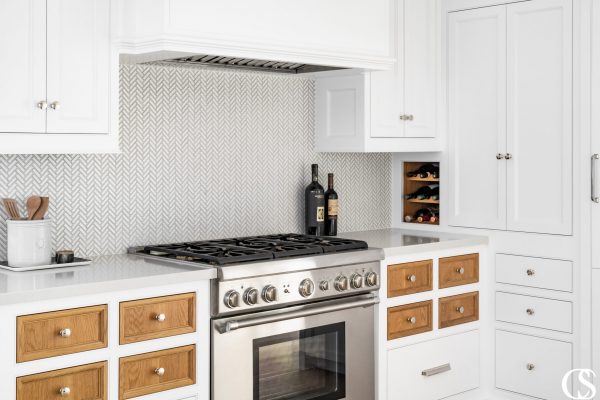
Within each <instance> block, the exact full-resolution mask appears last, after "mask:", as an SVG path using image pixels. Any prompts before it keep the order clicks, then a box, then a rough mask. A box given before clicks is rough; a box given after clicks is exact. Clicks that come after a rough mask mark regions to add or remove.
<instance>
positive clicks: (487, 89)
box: [447, 0, 573, 235]
mask: <svg viewBox="0 0 600 400" xmlns="http://www.w3.org/2000/svg"><path fill="white" fill-rule="evenodd" d="M572 61H573V29H572V2H571V0H532V1H526V2H520V3H512V4H508V5H499V6H491V7H484V8H479V9H473V10H466V11H458V12H453V13H450V15H449V19H448V70H447V74H448V75H447V76H448V102H449V107H448V131H449V132H448V133H449V143H450V159H449V172H450V184H449V206H450V207H449V209H450V212H449V215H448V220H449V224H450V225H451V226H458V227H473V228H488V229H498V230H509V231H521V232H535V233H549V234H559V235H571V234H572V170H573V169H572V168H573V166H572V138H573V128H572V101H573V100H572V99H573V96H572V74H573V71H572ZM473 93H477V96H473Z"/></svg>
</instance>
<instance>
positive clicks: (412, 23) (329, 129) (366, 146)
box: [315, 0, 441, 152]
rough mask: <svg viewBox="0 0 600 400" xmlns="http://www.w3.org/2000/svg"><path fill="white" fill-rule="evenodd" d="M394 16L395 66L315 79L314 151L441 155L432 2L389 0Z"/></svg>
mask: <svg viewBox="0 0 600 400" xmlns="http://www.w3.org/2000/svg"><path fill="white" fill-rule="evenodd" d="M394 15H395V21H394V30H393V31H394V47H395V51H394V55H395V57H396V63H395V64H394V66H393V68H392V69H391V70H388V71H375V72H364V71H356V70H353V71H331V72H326V73H321V74H319V75H318V76H317V77H316V111H315V112H316V136H317V139H316V143H317V150H318V151H321V152H338V151H353V152H363V151H365V152H410V151H417V152H418V151H439V150H441V145H440V138H439V137H438V132H437V129H436V128H437V127H436V122H437V118H436V116H437V107H436V101H437V96H436V92H437V84H438V80H437V79H436V77H437V74H436V72H437V64H436V62H437V60H438V57H437V43H438V40H437V37H438V33H439V31H438V29H437V28H436V22H437V15H438V8H437V1H436V0H395V1H394ZM348 121H352V122H353V123H352V125H348V124H349V122H348Z"/></svg>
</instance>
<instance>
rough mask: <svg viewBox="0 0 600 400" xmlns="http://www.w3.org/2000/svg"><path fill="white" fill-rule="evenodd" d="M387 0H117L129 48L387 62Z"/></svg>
mask: <svg viewBox="0 0 600 400" xmlns="http://www.w3.org/2000/svg"><path fill="white" fill-rule="evenodd" d="M392 1H393V0H371V1H364V0H328V1H320V0H304V1H299V2H290V1H280V0H253V1H248V0H219V1H214V0H127V1H123V2H121V3H122V5H121V7H122V21H123V24H122V27H121V29H122V32H121V42H122V44H123V50H124V52H125V53H130V54H144V53H158V52H170V54H171V55H172V56H176V53H181V55H180V56H183V55H185V53H188V54H214V55H220V56H231V57H245V58H256V59H266V60H276V61H289V62H302V63H309V64H321V65H331V66H342V67H349V68H376V69H385V68H387V67H389V66H390V65H391V64H392V62H393V56H392V55H391V54H390V53H391V49H392V47H391V23H392V18H390V10H391V3H392ZM163 54H164V53H163ZM149 57H151V55H150V56H149ZM163 58H164V57H163Z"/></svg>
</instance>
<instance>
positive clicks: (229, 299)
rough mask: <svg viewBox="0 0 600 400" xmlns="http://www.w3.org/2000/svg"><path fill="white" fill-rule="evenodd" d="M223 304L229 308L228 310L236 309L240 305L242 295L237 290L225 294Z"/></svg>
mask: <svg viewBox="0 0 600 400" xmlns="http://www.w3.org/2000/svg"><path fill="white" fill-rule="evenodd" d="M223 302H224V303H225V305H226V306H227V308H235V307H239V305H240V294H239V293H238V292H236V291H235V290H230V291H229V292H227V293H225V297H224V298H223Z"/></svg>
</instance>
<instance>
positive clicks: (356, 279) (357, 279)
mask: <svg viewBox="0 0 600 400" xmlns="http://www.w3.org/2000/svg"><path fill="white" fill-rule="evenodd" d="M350 286H351V287H352V289H360V288H361V287H362V286H363V277H362V276H361V275H359V274H354V275H352V277H351V278H350Z"/></svg>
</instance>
